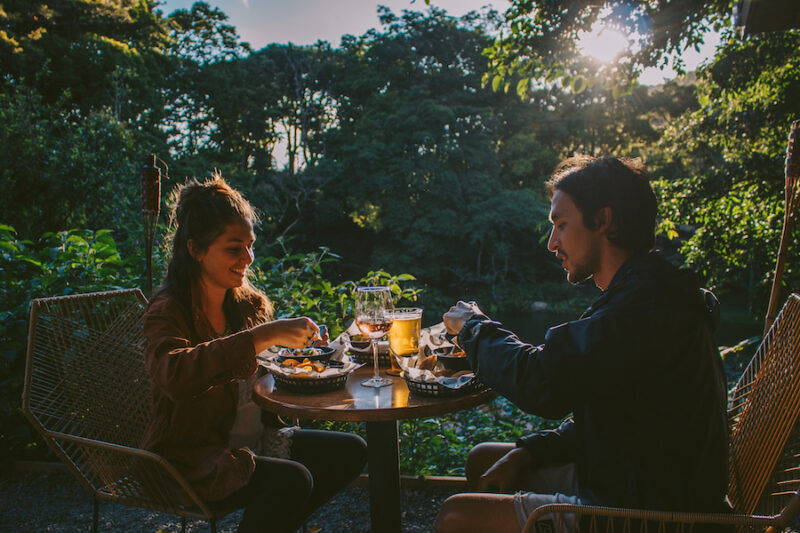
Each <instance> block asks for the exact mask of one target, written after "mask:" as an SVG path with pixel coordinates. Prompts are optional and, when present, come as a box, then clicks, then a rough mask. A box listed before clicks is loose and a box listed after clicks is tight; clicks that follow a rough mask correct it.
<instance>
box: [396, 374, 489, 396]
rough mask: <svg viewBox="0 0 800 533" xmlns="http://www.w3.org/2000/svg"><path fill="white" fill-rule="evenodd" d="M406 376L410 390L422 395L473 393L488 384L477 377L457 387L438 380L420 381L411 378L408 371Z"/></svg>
mask: <svg viewBox="0 0 800 533" xmlns="http://www.w3.org/2000/svg"><path fill="white" fill-rule="evenodd" d="M404 378H405V380H406V384H407V385H408V390H409V392H411V393H414V394H419V395H421V396H434V397H439V398H441V397H444V396H462V395H464V394H473V393H476V392H480V391H483V390H486V385H484V384H483V383H481V382H480V381H478V380H477V378H475V377H473V378H472V379H470V380H469V381H468V382H466V383H465V384H463V385H461V386H460V387H459V388H457V389H453V388H450V387H447V386H445V385H442V384H441V383H439V382H438V381H420V380H416V379H411V378H410V377H409V375H408V374H407V373H406V374H404Z"/></svg>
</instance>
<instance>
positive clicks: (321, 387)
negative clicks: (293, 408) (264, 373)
mask: <svg viewBox="0 0 800 533" xmlns="http://www.w3.org/2000/svg"><path fill="white" fill-rule="evenodd" d="M359 366H360V365H356V364H354V363H349V362H342V361H330V360H325V361H322V360H312V359H309V358H305V359H302V360H297V359H294V358H287V359H283V360H280V358H279V357H275V359H273V360H268V361H267V364H266V368H267V370H268V371H269V373H270V374H272V377H273V379H274V380H275V385H276V386H277V387H278V388H285V389H292V390H295V391H299V392H328V391H332V390H336V389H340V388H342V387H344V384H345V383H346V382H347V376H348V374H350V372H352V371H353V370H355V369H356V368H358V367H359Z"/></svg>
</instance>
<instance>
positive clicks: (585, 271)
mask: <svg viewBox="0 0 800 533" xmlns="http://www.w3.org/2000/svg"><path fill="white" fill-rule="evenodd" d="M593 275H594V274H593V273H592V271H591V269H589V268H586V267H585V266H582V265H581V266H580V267H578V269H577V270H575V271H573V272H570V271H569V270H568V271H567V281H569V282H570V283H571V284H573V285H580V284H581V283H583V282H585V281H588V280H590V279H591V278H592V276H593Z"/></svg>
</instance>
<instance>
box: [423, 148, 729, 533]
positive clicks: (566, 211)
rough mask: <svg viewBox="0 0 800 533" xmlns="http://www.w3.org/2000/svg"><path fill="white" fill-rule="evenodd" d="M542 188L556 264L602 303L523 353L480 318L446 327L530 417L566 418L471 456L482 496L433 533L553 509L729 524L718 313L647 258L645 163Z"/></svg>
mask: <svg viewBox="0 0 800 533" xmlns="http://www.w3.org/2000/svg"><path fill="white" fill-rule="evenodd" d="M547 188H548V192H549V194H550V198H551V209H550V221H551V222H552V224H553V230H552V233H551V234H550V239H549V241H548V245H547V246H548V248H549V249H550V250H551V251H552V252H554V253H555V255H556V258H557V259H558V260H559V261H561V265H562V267H563V268H564V270H566V272H567V279H568V280H569V281H570V283H580V282H582V281H585V280H588V279H590V278H591V279H593V280H594V283H595V284H596V285H597V286H598V287H599V288H600V289H601V290H602V291H603V292H602V294H601V295H600V296H599V297H598V298H597V300H595V302H594V303H593V304H592V305H591V307H590V308H589V309H588V310H587V311H586V312H585V313H584V315H583V316H582V317H581V318H580V319H579V320H576V321H574V322H569V323H566V324H562V325H560V326H556V327H554V328H551V329H550V330H549V331H548V333H547V335H546V336H545V343H544V344H543V345H541V346H531V345H528V344H524V343H522V342H521V341H520V340H519V339H518V338H517V337H516V336H515V335H514V334H513V333H511V332H509V331H506V330H505V329H503V327H502V325H501V324H499V323H497V322H495V321H492V320H490V319H489V318H488V317H487V316H486V315H484V314H483V313H482V312H481V311H480V309H479V308H478V306H477V305H476V304H475V303H474V302H472V303H464V302H458V304H456V305H455V306H454V307H451V308H450V310H449V311H448V312H447V313H446V314H445V315H444V317H443V318H444V324H445V327H446V328H447V331H448V332H449V333H450V334H452V335H456V334H457V335H458V344H459V345H460V346H462V347H463V348H464V350H465V351H466V354H467V358H468V359H469V362H470V364H471V366H472V368H473V369H474V371H475V373H476V375H477V377H478V378H479V379H480V380H481V381H482V382H483V383H485V384H486V385H488V386H489V387H491V388H493V389H494V390H496V391H497V392H499V393H500V394H502V395H503V396H505V397H506V398H508V399H509V400H511V401H512V402H513V403H515V404H516V405H518V406H519V407H520V408H521V409H523V410H525V411H527V412H529V413H533V414H536V415H539V416H543V417H547V418H551V419H561V418H564V417H566V416H567V415H570V414H571V417H569V418H567V419H566V420H565V421H564V422H563V423H562V424H561V426H560V427H559V428H558V429H556V430H552V431H544V432H540V433H536V434H534V435H531V436H529V437H526V438H523V439H521V440H519V441H518V442H517V443H516V444H506V443H484V444H481V445H479V446H476V447H475V448H474V449H473V450H472V451H471V452H470V455H469V457H468V459H467V467H466V471H467V478H468V480H469V481H470V483H471V484H472V486H473V488H475V489H476V490H478V491H481V492H480V493H468V494H458V495H455V496H453V497H451V498H449V499H448V500H447V501H446V502H445V503H444V505H443V507H442V510H441V512H440V513H439V516H438V517H437V521H436V528H437V531H439V532H442V533H449V532H456V531H457V532H458V533H465V532H469V531H493V532H505V531H508V532H512V531H513V532H516V531H519V530H520V529H521V528H522V527H523V525H524V524H525V521H526V519H527V517H528V516H529V515H530V513H531V512H532V511H533V510H534V509H535V508H537V507H539V506H541V505H544V504H546V503H590V504H597V505H608V506H619V507H634V508H645V509H654V510H681V511H715V512H716V511H724V510H725V508H726V507H725V503H724V501H725V493H726V490H727V418H726V410H725V404H726V389H725V379H724V371H723V369H722V363H721V361H720V358H719V353H718V351H717V348H716V346H715V342H714V338H713V331H714V329H715V327H716V323H715V321H716V316H717V315H715V312H716V311H717V309H716V305H715V304H716V299H715V298H714V297H713V295H711V293H708V292H707V291H702V290H701V289H699V287H698V286H697V284H696V283H695V282H694V281H693V280H692V277H691V275H690V274H688V273H686V272H683V271H680V270H678V269H677V268H675V267H673V266H672V265H670V264H669V263H668V262H667V261H666V260H665V259H664V258H662V257H661V256H660V255H659V254H657V253H654V252H652V251H651V250H652V248H653V246H654V244H655V223H656V222H655V219H656V208H657V206H656V198H655V195H654V194H653V190H652V188H651V187H650V184H649V182H648V178H647V176H646V173H645V171H644V168H643V167H642V166H641V165H640V164H639V163H637V162H634V161H630V160H620V159H617V158H615V157H603V158H589V157H576V158H572V159H568V160H566V161H564V162H563V163H562V164H561V165H559V167H558V168H557V169H556V172H555V173H554V175H553V177H552V178H551V179H550V181H549V182H548V183H547ZM486 491H491V492H493V493H494V494H492V493H485V492H486ZM514 491H522V492H517V493H516V494H513V495H512V494H508V493H513V492H514ZM575 526H576V524H574V523H572V524H570V523H567V524H566V525H565V527H566V528H567V529H571V528H574V527H575Z"/></svg>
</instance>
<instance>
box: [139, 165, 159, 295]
mask: <svg viewBox="0 0 800 533" xmlns="http://www.w3.org/2000/svg"><path fill="white" fill-rule="evenodd" d="M160 209H161V169H160V168H158V167H157V166H156V155H155V154H150V155H148V156H147V157H146V158H145V165H144V166H143V167H142V215H143V216H144V248H145V254H146V264H145V274H146V276H147V287H146V288H147V297H148V298H150V295H151V294H152V293H153V240H154V237H155V230H156V223H157V222H158V212H159V210H160Z"/></svg>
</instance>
